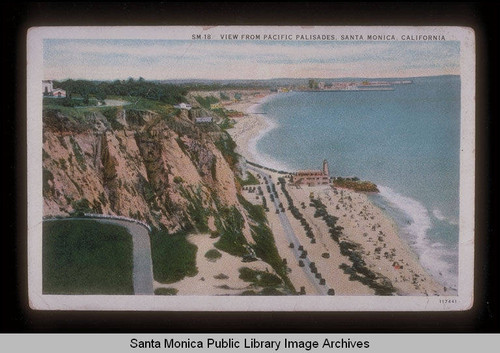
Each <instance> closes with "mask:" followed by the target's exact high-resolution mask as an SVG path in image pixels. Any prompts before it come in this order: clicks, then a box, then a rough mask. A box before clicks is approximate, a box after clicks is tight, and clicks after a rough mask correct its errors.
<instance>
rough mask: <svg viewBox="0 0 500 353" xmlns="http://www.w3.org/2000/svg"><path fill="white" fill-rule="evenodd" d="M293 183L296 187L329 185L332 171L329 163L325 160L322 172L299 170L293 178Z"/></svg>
mask: <svg viewBox="0 0 500 353" xmlns="http://www.w3.org/2000/svg"><path fill="white" fill-rule="evenodd" d="M292 183H293V184H296V185H308V186H317V185H328V184H329V183H330V171H329V169H328V161H327V160H326V159H325V160H323V169H321V170H299V171H297V172H296V173H295V174H294V175H293V176H292Z"/></svg>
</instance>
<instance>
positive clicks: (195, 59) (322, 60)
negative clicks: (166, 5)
mask: <svg viewBox="0 0 500 353" xmlns="http://www.w3.org/2000/svg"><path fill="white" fill-rule="evenodd" d="M459 63H460V43H459V42H458V41H433V42H417V41H415V42H402V41H395V42H391V41H384V42H375V41H372V42H368V41H352V42H350V41H344V42H335V41H330V42H313V41H311V42H307V41H297V42H281V41H276V42H274V41H273V42H259V41H245V42H236V41H222V40H211V41H188V40H122V39H112V40H101V39H91V40H82V39H77V40H73V39H68V40H65V39H46V40H44V78H45V79H54V80H64V79H68V78H72V79H89V80H115V79H127V78H128V77H133V78H138V77H143V78H145V79H147V80H168V79H209V80H217V79H270V78H341V77H370V78H381V77H417V76H434V75H459V74H460V64H459Z"/></svg>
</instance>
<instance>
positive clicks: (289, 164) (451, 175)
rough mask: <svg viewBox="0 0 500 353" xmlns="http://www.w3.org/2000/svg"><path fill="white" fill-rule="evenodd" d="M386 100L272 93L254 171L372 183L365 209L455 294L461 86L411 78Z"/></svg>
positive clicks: (381, 94) (350, 94)
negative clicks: (377, 214) (377, 211)
mask: <svg viewBox="0 0 500 353" xmlns="http://www.w3.org/2000/svg"><path fill="white" fill-rule="evenodd" d="M412 81H413V83H412V84H401V85H395V86H394V88H395V89H394V90H393V91H330V92H328V91H326V92H290V93H286V94H278V95H275V96H274V97H273V98H271V99H269V100H267V101H266V102H265V103H263V104H261V105H260V106H259V107H258V110H259V112H261V113H264V114H265V115H266V116H267V117H268V118H269V119H271V120H272V121H273V122H274V123H275V125H276V127H275V128H274V129H272V130H271V131H268V132H267V133H266V134H265V135H264V136H263V137H262V138H261V139H260V140H259V141H258V142H257V146H256V147H257V151H258V153H259V154H260V159H261V161H262V162H265V163H267V164H271V165H274V166H275V167H278V168H285V169H288V170H297V169H320V167H321V162H322V160H323V159H325V158H326V159H327V160H328V162H329V165H330V174H331V176H344V177H347V176H357V177H359V178H361V179H364V180H370V181H373V182H375V183H376V184H377V185H378V186H379V189H380V191H381V192H380V194H377V195H373V196H371V198H372V201H373V202H374V203H376V204H377V205H378V206H380V207H381V208H383V209H384V210H385V211H386V212H387V213H388V214H389V215H390V216H391V217H392V218H393V219H394V220H395V221H396V223H397V225H398V226H399V230H400V236H401V237H403V238H404V239H405V240H406V241H407V242H408V243H409V244H410V246H411V247H412V248H413V250H414V251H415V253H416V254H417V255H418V256H419V259H420V262H421V263H422V264H423V266H424V267H425V268H426V269H428V270H429V272H431V273H432V274H433V275H434V276H435V277H436V279H437V280H438V281H440V282H442V283H443V284H444V285H446V286H447V287H449V288H455V289H456V288H457V281H458V233H459V230H458V218H459V164H460V163H459V156H460V77H459V76H438V77H421V78H413V79H412Z"/></svg>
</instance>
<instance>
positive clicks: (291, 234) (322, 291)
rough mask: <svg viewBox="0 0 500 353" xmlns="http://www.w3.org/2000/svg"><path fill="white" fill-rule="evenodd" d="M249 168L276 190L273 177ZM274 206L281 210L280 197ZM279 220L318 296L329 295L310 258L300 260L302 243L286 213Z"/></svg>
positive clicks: (280, 215) (250, 167)
mask: <svg viewBox="0 0 500 353" xmlns="http://www.w3.org/2000/svg"><path fill="white" fill-rule="evenodd" d="M247 168H248V169H250V170H253V171H254V172H256V173H258V174H259V175H260V176H261V177H262V178H265V179H264V180H266V179H267V181H268V183H269V184H268V185H269V187H270V188H271V191H272V190H274V188H275V187H276V186H275V184H274V182H273V180H272V179H271V175H269V174H267V173H266V172H264V171H262V170H260V169H257V168H256V167H253V166H247ZM264 189H265V187H264ZM266 191H267V190H266ZM273 204H274V207H275V208H276V209H277V210H279V204H280V200H279V198H278V197H274V201H273ZM278 218H279V220H280V223H281V227H282V228H283V230H284V234H285V236H286V238H287V239H286V240H287V241H288V243H293V244H294V248H293V249H290V250H292V252H293V254H294V256H295V259H296V260H297V262H299V261H300V260H302V261H303V262H304V264H305V266H304V267H302V270H303V271H304V273H305V275H306V277H307V279H308V280H309V282H310V283H311V285H312V286H313V287H314V288H315V289H316V292H317V294H319V295H328V290H329V289H330V287H329V286H328V285H327V284H324V285H320V284H319V281H318V279H317V278H316V277H315V274H314V273H312V272H311V271H310V265H311V260H310V259H309V257H307V256H306V258H304V259H301V258H300V254H299V250H298V247H299V246H300V245H301V243H300V241H299V239H298V237H297V235H296V234H295V231H294V230H293V228H292V225H291V224H290V220H289V219H288V216H287V215H286V213H285V212H280V213H279V214H278Z"/></svg>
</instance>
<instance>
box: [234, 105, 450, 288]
mask: <svg viewBox="0 0 500 353" xmlns="http://www.w3.org/2000/svg"><path fill="white" fill-rule="evenodd" d="M256 103H258V102H256V101H255V100H252V99H250V100H246V101H245V100H243V101H241V102H239V103H238V104H237V105H236V104H235V105H234V106H232V107H231V109H234V110H239V111H242V112H245V113H246V115H245V116H244V117H241V118H238V119H235V121H236V124H235V126H234V128H232V129H231V130H229V133H230V134H231V136H232V138H233V139H234V141H235V142H236V144H237V146H238V147H237V152H238V153H240V154H241V155H242V156H244V157H245V158H246V159H247V160H250V161H254V162H257V163H259V162H260V163H263V162H262V161H259V160H258V159H257V155H256V151H255V143H256V140H257V139H258V138H260V136H261V135H262V133H264V132H265V131H266V130H267V129H269V128H270V126H271V124H270V122H269V121H268V120H267V118H266V117H264V116H263V115H260V114H252V111H253V110H254V109H255V108H256V106H255V104H256ZM257 171H258V169H257ZM262 172H263V173H264V174H266V175H269V176H270V177H271V178H272V179H273V180H274V182H276V181H277V180H278V177H282V175H279V174H277V173H273V172H270V171H268V170H262ZM254 173H255V171H254ZM257 174H258V173H257ZM261 183H262V184H261V185H262V186H264V184H263V181H262V179H261ZM263 189H264V190H265V187H263ZM277 190H278V197H279V200H280V201H281V202H282V203H283V204H285V203H286V198H285V196H284V194H283V192H282V191H281V188H280V187H278V188H277ZM287 190H288V192H289V194H290V195H291V197H292V199H293V201H294V204H295V206H297V205H303V206H302V207H301V209H300V212H301V213H302V214H303V216H304V218H305V219H306V220H307V222H308V223H309V224H310V226H311V228H312V230H313V233H314V234H315V243H311V240H310V239H309V238H308V237H307V236H306V232H305V230H304V228H303V226H302V225H301V224H300V222H299V221H298V220H297V219H295V218H294V217H293V215H292V214H291V212H290V211H289V210H286V211H285V214H286V216H287V218H288V220H289V221H290V224H291V226H292V228H293V232H294V233H295V235H296V237H297V239H298V240H299V242H300V244H301V245H302V246H303V248H304V249H306V250H307V253H308V258H309V259H310V261H313V262H314V263H315V265H316V267H317V271H318V272H320V273H321V275H322V277H323V278H324V279H325V281H326V284H325V285H326V286H328V287H329V288H333V289H334V290H335V294H336V295H374V294H375V292H374V290H373V289H372V288H370V287H369V286H367V285H366V284H363V283H361V282H360V281H357V280H353V279H352V278H350V276H349V273H346V271H344V270H343V269H341V268H339V267H341V266H342V265H343V264H344V265H347V267H352V265H353V263H352V261H351V259H349V257H348V256H345V255H342V254H341V250H340V247H339V243H338V242H335V241H334V240H333V239H332V238H331V237H330V235H329V233H328V226H327V225H326V223H325V222H324V221H323V220H322V219H321V218H315V217H314V212H315V208H314V207H312V206H310V197H311V195H312V196H313V197H314V198H315V199H318V200H320V201H321V202H322V203H323V204H324V205H325V206H326V210H327V212H328V214H330V215H332V216H335V217H337V218H338V221H337V224H338V225H339V226H341V227H342V228H343V231H342V236H341V237H340V239H339V242H348V243H351V244H355V245H356V246H357V250H356V252H357V255H359V256H360V257H361V259H362V260H363V261H364V264H365V265H364V266H365V267H366V268H368V269H369V270H370V271H371V272H372V273H375V274H376V275H377V277H378V278H379V279H383V281H385V283H387V282H389V283H390V284H391V285H392V287H393V288H394V289H395V291H394V293H393V294H395V295H443V294H451V293H449V292H448V293H446V289H445V288H444V287H443V286H442V285H441V284H439V283H438V282H437V281H436V280H435V279H434V278H433V277H432V276H430V275H429V274H428V273H427V272H426V271H425V270H424V269H423V267H422V266H421V264H420V262H419V261H418V258H417V256H416V255H415V253H414V252H413V251H412V250H411V249H410V248H409V246H408V245H407V244H406V242H405V241H403V240H402V239H401V238H400V237H399V235H398V229H397V227H396V225H395V224H394V222H393V221H392V219H390V218H389V217H388V216H387V215H386V214H385V213H384V212H383V210H381V209H380V208H378V207H376V206H375V205H374V204H373V203H372V202H371V201H370V200H369V198H368V196H367V195H366V194H364V193H359V192H354V191H352V190H347V189H339V188H334V187H332V186H330V185H323V186H311V187H310V186H300V187H296V186H293V185H291V184H288V185H287ZM244 195H245V196H246V197H247V198H248V199H251V200H253V199H254V198H255V195H251V194H248V193H246V194H244ZM265 196H266V197H267V199H268V200H269V196H270V195H269V193H265ZM253 202H255V200H253ZM268 202H269V201H268ZM285 206H286V205H285ZM285 209H286V207H285ZM274 211H275V210H274V208H273V207H271V209H270V212H268V213H267V216H268V219H269V223H270V226H271V229H272V231H273V233H274V235H275V239H276V245H277V248H278V250H279V252H280V255H281V256H282V257H283V258H286V259H287V263H288V267H289V268H290V273H289V277H290V279H291V281H292V282H293V283H294V285H295V287H296V289H297V290H298V289H299V288H300V287H305V290H306V293H307V294H317V290H315V286H314V285H313V284H312V283H310V282H311V281H310V280H308V275H307V271H308V269H307V268H304V267H299V265H298V261H297V259H296V254H294V251H295V250H294V249H291V248H290V247H289V240H288V239H286V237H285V236H284V229H283V227H282V225H281V224H280V221H279V220H278V218H277V214H275V212H274ZM325 254H328V255H325ZM326 256H328V258H325V257H326ZM344 268H345V266H344Z"/></svg>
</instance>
